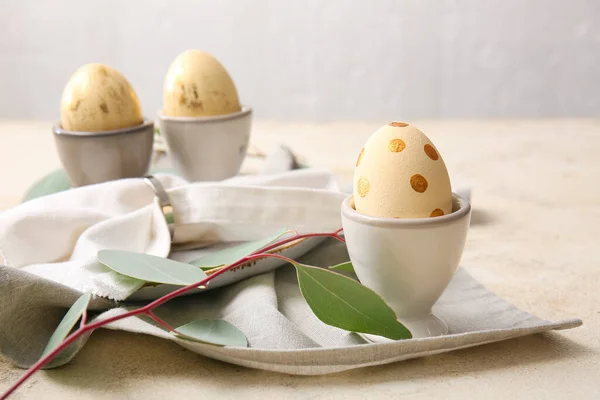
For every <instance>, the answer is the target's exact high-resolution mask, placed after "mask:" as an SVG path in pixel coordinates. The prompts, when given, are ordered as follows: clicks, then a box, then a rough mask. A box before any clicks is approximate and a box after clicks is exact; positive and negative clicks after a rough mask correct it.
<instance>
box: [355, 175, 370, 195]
mask: <svg viewBox="0 0 600 400" xmlns="http://www.w3.org/2000/svg"><path fill="white" fill-rule="evenodd" d="M369 189H371V184H370V183H369V180H368V179H367V178H365V177H364V176H361V177H360V178H358V182H357V183H356V191H357V192H358V195H359V196H360V197H365V196H366V195H367V194H368V193H369Z"/></svg>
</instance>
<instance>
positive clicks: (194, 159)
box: [158, 106, 252, 182]
mask: <svg viewBox="0 0 600 400" xmlns="http://www.w3.org/2000/svg"><path fill="white" fill-rule="evenodd" d="M158 124H159V127H160V134H161V135H163V137H164V138H165V141H166V142H167V147H168V148H169V150H168V153H169V157H170V158H171V161H172V162H173V166H174V167H175V168H176V169H177V170H178V171H179V172H180V173H181V174H182V175H183V177H184V178H185V179H187V180H188V181H190V182H198V181H220V180H223V179H227V178H231V177H233V176H235V175H237V174H238V172H239V171H240V167H241V166H242V162H243V161H244V158H245V157H246V149H247V148H248V142H249V141H250V130H251V127H252V109H251V108H250V107H246V106H243V107H242V109H241V110H240V111H238V112H235V113H231V114H224V115H216V116H212V117H171V116H167V115H164V114H162V112H161V111H159V112H158Z"/></svg>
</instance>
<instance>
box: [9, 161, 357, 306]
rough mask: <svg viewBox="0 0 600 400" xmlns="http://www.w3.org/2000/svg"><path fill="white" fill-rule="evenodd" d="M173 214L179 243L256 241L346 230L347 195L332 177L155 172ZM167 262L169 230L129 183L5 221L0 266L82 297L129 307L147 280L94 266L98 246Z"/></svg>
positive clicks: (138, 184)
mask: <svg viewBox="0 0 600 400" xmlns="http://www.w3.org/2000/svg"><path fill="white" fill-rule="evenodd" d="M156 178H157V179H159V180H160V181H161V183H162V185H163V186H164V187H165V189H166V191H167V193H168V195H169V197H170V199H171V203H172V205H173V208H174V213H175V225H176V228H175V238H174V241H173V243H174V244H176V245H185V244H189V243H205V244H210V243H214V242H217V241H218V242H233V241H247V240H256V239H260V238H263V237H265V236H268V235H270V234H272V233H273V232H275V231H277V230H280V229H282V228H288V229H295V230H297V231H299V232H309V231H314V232H322V231H333V230H335V229H337V228H339V227H341V221H340V216H339V207H340V204H341V202H342V200H343V198H344V197H345V196H346V194H344V193H341V192H340V191H339V188H338V186H337V183H336V181H335V179H334V177H333V175H332V174H331V173H330V172H329V171H327V170H322V169H300V170H293V171H289V172H282V173H276V174H269V175H254V176H239V177H235V178H232V179H229V180H226V181H222V182H218V183H188V182H186V181H185V180H184V179H182V178H180V177H177V176H175V175H168V174H158V175H156ZM108 248H110V249H120V250H129V251H135V252H143V253H147V254H152V255H156V256H161V257H167V256H168V255H169V252H170V250H171V237H170V234H169V230H168V226H167V224H166V221H165V219H164V216H163V214H162V212H161V209H160V207H159V205H158V202H157V200H156V198H155V195H154V193H153V191H152V189H151V187H150V186H149V185H147V184H146V183H145V182H144V181H143V180H142V179H124V180H119V181H112V182H106V183H102V184H97V185H91V186H86V187H81V188H77V189H71V190H68V191H65V192H61V193H56V194H53V195H50V196H44V197H41V198H38V199H34V200H31V201H28V202H26V203H24V204H21V205H19V206H17V207H15V208H13V209H10V210H7V211H5V212H3V213H2V214H0V263H1V264H4V265H6V266H9V267H14V268H20V269H22V270H24V271H27V272H30V273H33V274H35V275H38V276H40V277H43V278H46V279H50V280H52V281H55V282H58V283H61V284H63V285H66V286H68V287H70V288H73V289H75V290H77V291H80V292H87V291H89V292H92V293H93V294H95V295H98V296H102V297H107V298H109V299H113V300H123V299H125V298H127V297H128V296H129V295H131V294H132V293H134V292H135V291H137V290H138V289H139V288H140V287H141V286H142V285H143V282H141V281H139V280H136V279H131V278H128V277H125V276H123V275H120V274H117V273H115V272H113V271H112V270H111V269H109V268H107V267H106V266H104V265H102V264H100V263H99V262H98V261H97V258H96V254H97V252H98V251H99V250H101V249H108Z"/></svg>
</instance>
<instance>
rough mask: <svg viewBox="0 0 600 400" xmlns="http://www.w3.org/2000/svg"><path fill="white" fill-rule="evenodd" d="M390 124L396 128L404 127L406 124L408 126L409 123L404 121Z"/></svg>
mask: <svg viewBox="0 0 600 400" xmlns="http://www.w3.org/2000/svg"><path fill="white" fill-rule="evenodd" d="M388 125H389V126H393V127H395V128H404V127H405V126H408V124H406V123H404V122H390V123H389V124H388Z"/></svg>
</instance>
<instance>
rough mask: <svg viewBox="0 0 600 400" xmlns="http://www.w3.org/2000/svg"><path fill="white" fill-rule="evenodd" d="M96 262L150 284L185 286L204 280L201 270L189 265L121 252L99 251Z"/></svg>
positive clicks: (146, 255)
mask: <svg viewBox="0 0 600 400" xmlns="http://www.w3.org/2000/svg"><path fill="white" fill-rule="evenodd" d="M98 261H100V262H101V263H102V264H104V265H106V266H107V267H108V268H110V269H112V270H114V271H116V272H118V273H120V274H123V275H126V276H129V277H131V278H136V279H140V280H143V281H146V282H152V283H166V284H170V285H179V286H187V285H190V284H192V283H194V282H200V281H201V280H203V279H205V278H206V274H205V273H204V271H202V270H201V269H198V268H195V267H193V266H191V265H190V264H186V263H182V262H178V261H174V260H169V259H167V258H162V257H157V256H151V255H149V254H142V253H134V252H131V251H123V250H100V251H99V252H98Z"/></svg>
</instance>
